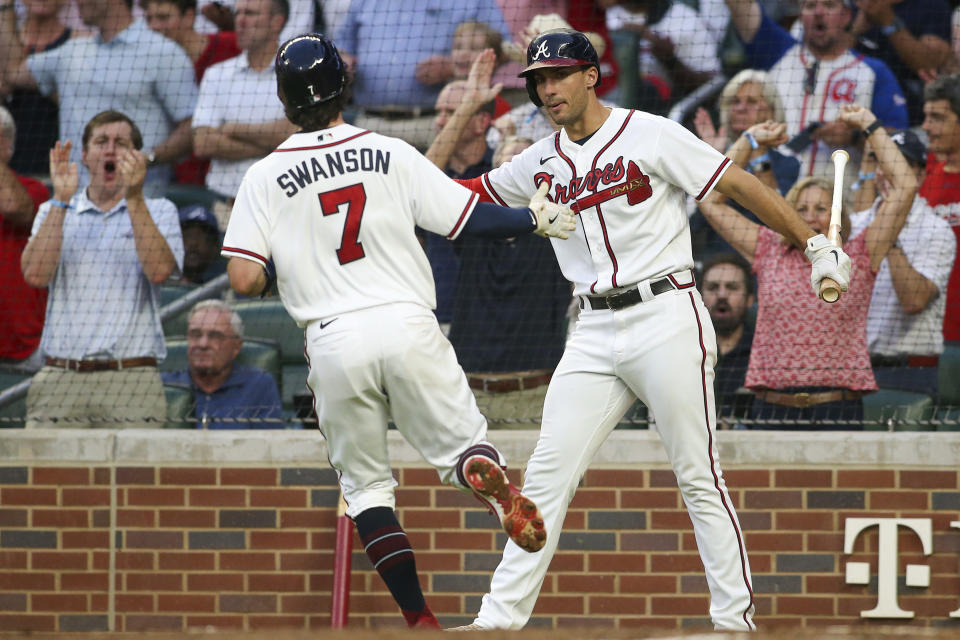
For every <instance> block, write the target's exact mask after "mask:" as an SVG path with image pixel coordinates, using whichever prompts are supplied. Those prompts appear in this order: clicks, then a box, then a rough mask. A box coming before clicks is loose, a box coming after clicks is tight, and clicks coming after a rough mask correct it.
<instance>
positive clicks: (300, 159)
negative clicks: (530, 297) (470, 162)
mask: <svg viewBox="0 0 960 640" xmlns="http://www.w3.org/2000/svg"><path fill="white" fill-rule="evenodd" d="M528 200H529V198H528ZM477 201H478V196H476V195H475V194H473V193H472V192H470V191H469V190H468V189H465V188H464V187H462V186H460V185H458V184H457V183H455V182H453V181H452V180H450V179H449V178H448V177H447V176H446V175H444V173H443V172H442V171H440V169H438V168H437V167H436V166H434V165H433V164H432V163H431V162H430V161H428V160H427V159H426V158H424V156H423V155H421V154H420V153H419V152H418V151H417V150H416V149H414V148H413V147H412V146H410V145H409V144H407V143H406V142H403V141H402V140H398V139H395V138H388V137H385V136H381V135H378V134H376V133H373V132H370V131H367V130H364V129H358V128H357V127H354V126H351V125H347V124H343V125H339V126H336V127H332V128H330V129H325V130H323V131H319V132H313V133H296V134H294V135H292V136H290V138H288V139H287V140H286V141H285V142H284V143H283V144H281V145H280V146H279V147H278V148H277V149H276V150H275V151H274V152H273V153H271V154H270V155H269V156H267V157H266V158H264V159H263V160H260V161H258V162H257V163H256V164H254V165H253V166H252V167H251V168H250V169H249V171H247V174H246V175H245V176H244V178H243V182H242V183H241V185H240V191H239V193H238V194H237V200H236V202H235V203H234V205H233V213H232V214H231V216H230V223H229V225H228V227H227V232H226V235H225V237H224V242H223V251H222V253H223V255H225V256H227V257H241V258H247V259H252V260H254V261H257V262H260V263H262V264H264V265H266V263H267V261H268V260H269V259H271V258H273V260H274V263H275V265H276V269H277V285H278V288H279V291H280V297H281V299H282V300H283V303H284V306H285V307H286V308H287V311H288V312H289V313H290V315H291V316H292V317H293V319H294V320H296V321H297V323H298V324H299V325H300V326H306V324H307V323H309V322H310V321H311V320H317V319H323V318H328V317H331V316H335V315H337V314H339V313H344V312H348V311H356V310H358V309H364V308H368V307H372V306H376V305H381V304H388V303H394V302H412V303H415V304H419V305H423V306H425V307H428V308H431V309H432V308H434V307H435V306H436V293H435V291H434V284H433V277H432V274H431V271H430V264H429V262H428V261H427V258H426V256H425V255H424V253H423V250H422V249H421V248H420V243H419V242H418V240H417V237H416V235H415V233H414V227H415V226H420V227H422V228H424V229H427V230H429V231H433V232H434V233H438V234H441V235H444V236H447V237H448V238H450V239H454V238H456V237H457V236H458V235H459V233H460V231H461V230H462V229H463V226H464V224H465V223H466V221H467V220H468V219H469V217H470V215H471V214H472V213H473V209H474V207H475V206H476V203H477Z"/></svg>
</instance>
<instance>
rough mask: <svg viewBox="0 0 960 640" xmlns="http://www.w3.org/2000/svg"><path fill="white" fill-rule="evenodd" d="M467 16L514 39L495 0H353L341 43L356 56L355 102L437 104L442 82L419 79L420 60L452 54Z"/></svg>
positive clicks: (427, 106) (338, 37)
mask: <svg viewBox="0 0 960 640" xmlns="http://www.w3.org/2000/svg"><path fill="white" fill-rule="evenodd" d="M467 21H477V22H486V23H487V24H489V25H490V26H492V27H493V28H494V29H496V30H497V31H499V32H500V33H501V34H502V35H503V37H504V39H505V40H506V41H507V42H510V41H512V40H513V36H512V35H511V34H510V29H509V28H508V27H507V23H506V21H505V20H504V19H503V13H501V11H500V8H499V7H497V3H496V2H495V0H390V2H384V1H383V0H353V2H351V3H350V9H349V11H348V12H347V17H346V19H345V20H344V23H343V25H342V26H341V27H340V30H339V31H338V32H337V35H336V45H337V48H338V49H339V50H340V51H343V52H345V53H348V54H350V55H352V56H355V57H356V58H357V67H356V68H357V74H356V77H355V79H354V84H353V102H354V104H356V105H357V106H358V107H382V106H396V107H404V108H413V107H420V108H424V109H432V108H433V107H434V104H435V103H436V100H437V95H438V94H439V93H440V89H441V88H443V87H442V85H435V86H426V85H423V84H420V82H418V81H417V79H416V76H415V73H416V68H417V63H419V62H420V61H421V60H423V59H425V58H429V57H430V56H434V55H441V54H442V55H449V54H450V50H451V49H452V48H453V32H454V30H456V28H457V25H458V24H460V23H461V22H467Z"/></svg>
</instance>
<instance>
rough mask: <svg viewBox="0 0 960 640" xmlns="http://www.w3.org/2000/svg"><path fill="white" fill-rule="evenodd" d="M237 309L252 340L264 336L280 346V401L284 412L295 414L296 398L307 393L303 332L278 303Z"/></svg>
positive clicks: (244, 305) (251, 304)
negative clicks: (281, 372)
mask: <svg viewBox="0 0 960 640" xmlns="http://www.w3.org/2000/svg"><path fill="white" fill-rule="evenodd" d="M234 309H235V310H236V312H237V313H238V314H240V317H241V318H242V319H243V331H244V334H246V335H248V336H263V337H265V338H271V339H273V340H276V341H277V342H278V343H279V345H280V363H281V369H282V370H283V374H282V375H281V376H280V378H279V379H280V380H282V382H283V384H282V385H281V386H280V397H281V399H282V400H283V408H284V409H285V410H287V411H295V410H296V407H295V405H294V400H293V397H294V395H296V394H298V393H301V392H304V391H306V380H307V360H306V358H305V357H304V355H303V329H301V328H300V327H298V326H297V323H296V322H294V321H293V318H291V317H290V314H288V313H287V310H286V309H284V308H283V303H282V302H280V301H279V300H277V299H272V300H247V301H244V302H239V303H237V304H236V305H235V306H234Z"/></svg>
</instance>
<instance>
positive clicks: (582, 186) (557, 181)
mask: <svg viewBox="0 0 960 640" xmlns="http://www.w3.org/2000/svg"><path fill="white" fill-rule="evenodd" d="M703 146H704V145H703V143H702V142H701V141H700V140H698V139H697V138H696V137H695V136H694V135H693V134H691V133H690V132H688V131H687V130H686V129H684V128H683V127H681V126H680V125H677V124H676V123H674V122H671V121H670V120H667V119H665V118H661V117H659V116H654V115H651V114H648V113H644V112H641V111H627V110H625V109H613V111H612V112H611V115H610V117H609V118H608V119H607V121H606V122H605V123H604V125H603V126H602V127H601V128H600V130H599V131H597V132H596V133H595V134H594V135H593V137H592V138H590V140H589V141H587V142H586V143H585V144H584V145H583V146H580V145H579V144H576V143H575V142H572V141H571V140H570V139H569V138H568V137H567V134H566V132H565V131H560V132H558V133H556V134H554V135H552V136H550V137H548V138H544V139H543V140H541V141H539V142H538V143H536V144H534V145H533V146H532V147H530V148H528V149H526V150H525V151H524V152H523V153H522V154H521V155H519V156H517V157H515V158H514V159H513V160H512V161H510V162H508V163H506V164H504V165H502V166H501V167H499V168H498V169H494V170H493V171H491V172H490V173H488V174H486V175H485V176H484V177H483V178H482V181H483V187H484V188H485V190H486V192H487V194H488V196H489V197H490V198H491V199H493V200H494V201H495V202H497V203H499V204H509V205H510V206H519V205H522V204H523V203H526V202H527V201H528V200H529V199H530V197H531V196H532V195H533V194H534V193H535V192H536V190H537V187H538V186H539V185H540V182H541V181H543V180H547V181H548V182H549V183H550V190H549V191H548V195H549V197H550V198H551V199H552V200H553V201H555V202H560V203H564V204H567V205H569V206H570V208H571V209H573V210H574V211H576V212H578V213H579V214H580V215H579V225H578V228H577V231H576V232H575V233H574V234H572V235H571V236H570V239H569V240H565V241H563V242H556V241H554V242H553V248H554V251H556V254H557V260H558V261H559V263H560V268H561V269H562V270H563V274H564V276H566V278H567V279H568V280H570V281H571V282H573V283H574V284H575V290H574V294H575V295H581V294H596V293H603V292H607V291H610V290H611V289H616V288H619V287H623V286H627V285H633V284H636V283H638V282H641V281H643V280H647V279H650V278H656V277H659V276H665V275H668V274H671V273H674V272H677V271H684V270H687V269H691V268H693V255H692V249H691V244H690V233H689V231H688V225H687V214H686V207H685V204H684V199H685V197H686V194H687V193H689V194H691V195H693V196H695V197H696V198H697V199H698V200H699V199H701V198H703V197H705V196H706V195H707V194H708V193H709V192H710V190H711V189H712V188H713V186H714V185H715V184H716V181H717V180H718V179H719V178H720V176H721V175H722V174H723V171H724V169H725V168H726V166H727V164H728V162H729V160H728V159H727V158H726V157H724V156H723V155H722V154H720V153H719V152H714V153H712V154H711V153H706V152H705V151H704V148H703Z"/></svg>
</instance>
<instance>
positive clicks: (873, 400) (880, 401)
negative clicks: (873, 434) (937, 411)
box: [863, 389, 933, 431]
mask: <svg viewBox="0 0 960 640" xmlns="http://www.w3.org/2000/svg"><path fill="white" fill-rule="evenodd" d="M932 417H933V398H931V397H930V396H928V395H926V394H924V393H915V392H913V391H901V390H900V389H880V390H879V391H877V392H876V393H870V394H867V395H865V396H864V397H863V420H864V426H863V428H864V430H866V431H887V430H889V427H888V424H887V423H888V422H889V421H890V420H893V421H894V423H893V425H894V426H893V430H894V431H932V430H933V425H931V424H930V423H929V422H922V423H920V424H916V423H915V424H909V423H908V424H903V423H901V422H900V421H902V420H908V421H909V420H918V421H929V420H930V419H931V418H932ZM871 423H873V424H871Z"/></svg>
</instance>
